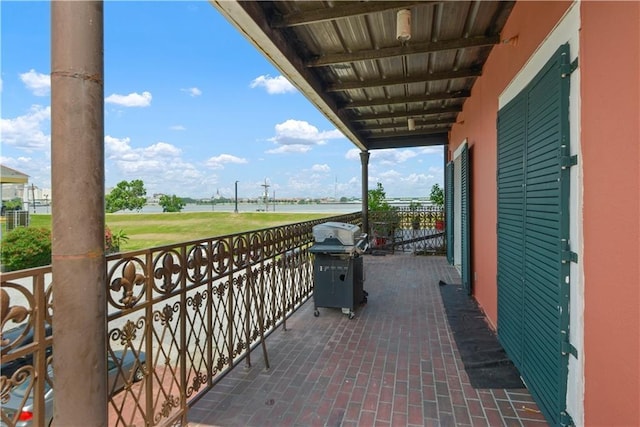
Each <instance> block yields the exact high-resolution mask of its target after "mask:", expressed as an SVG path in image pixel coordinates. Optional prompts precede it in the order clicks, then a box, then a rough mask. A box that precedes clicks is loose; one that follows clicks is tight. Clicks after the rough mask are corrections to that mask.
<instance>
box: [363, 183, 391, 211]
mask: <svg viewBox="0 0 640 427" xmlns="http://www.w3.org/2000/svg"><path fill="white" fill-rule="evenodd" d="M386 199H387V193H385V191H384V187H383V186H382V183H381V182H379V183H378V185H377V186H376V189H375V190H369V192H368V193H367V203H368V205H369V210H370V211H388V210H390V209H391V206H390V205H389V203H387V200H386Z"/></svg>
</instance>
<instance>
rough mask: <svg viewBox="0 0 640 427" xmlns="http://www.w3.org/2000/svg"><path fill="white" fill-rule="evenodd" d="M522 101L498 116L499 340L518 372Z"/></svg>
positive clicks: (521, 275)
mask: <svg viewBox="0 0 640 427" xmlns="http://www.w3.org/2000/svg"><path fill="white" fill-rule="evenodd" d="M524 101H525V99H524V97H523V96H518V97H516V98H515V99H514V100H512V101H511V102H510V103H509V104H507V105H506V106H505V107H504V108H503V109H501V110H500V112H499V114H498V183H497V185H498V337H499V338H500V341H501V342H502V345H503V346H504V347H505V349H506V351H507V353H508V354H509V356H510V357H511V359H512V360H513V362H514V363H515V364H516V366H518V367H519V368H520V367H521V366H520V365H521V362H522V338H523V334H522V330H523V325H522V322H523V305H524V256H523V253H522V249H523V248H522V236H523V234H524V191H523V189H524V176H523V174H522V171H523V169H524V161H525V159H524V144H525V137H526V134H525V131H526V128H525V121H526V111H527V110H526V103H525V102H524Z"/></svg>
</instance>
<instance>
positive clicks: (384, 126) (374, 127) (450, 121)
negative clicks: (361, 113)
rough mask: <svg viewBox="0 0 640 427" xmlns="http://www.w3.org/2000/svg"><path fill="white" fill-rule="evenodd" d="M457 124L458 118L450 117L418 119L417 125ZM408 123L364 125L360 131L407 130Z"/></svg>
mask: <svg viewBox="0 0 640 427" xmlns="http://www.w3.org/2000/svg"><path fill="white" fill-rule="evenodd" d="M455 122H456V118H455V117H450V118H447V119H438V120H421V119H416V121H415V124H416V128H417V127H418V126H449V125H452V124H454V123H455ZM407 127H408V125H407V122H406V121H401V122H396V123H382V124H375V125H373V124H372V125H363V126H362V127H361V128H359V129H358V131H360V132H369V131H373V130H383V129H398V128H407Z"/></svg>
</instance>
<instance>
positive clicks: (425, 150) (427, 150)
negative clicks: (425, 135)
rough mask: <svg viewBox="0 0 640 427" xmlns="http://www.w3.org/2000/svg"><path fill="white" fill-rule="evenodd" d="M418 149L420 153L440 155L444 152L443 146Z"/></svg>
mask: <svg viewBox="0 0 640 427" xmlns="http://www.w3.org/2000/svg"><path fill="white" fill-rule="evenodd" d="M419 151H420V154H440V155H441V156H442V155H443V154H444V148H442V146H429V147H422V148H420V149H419Z"/></svg>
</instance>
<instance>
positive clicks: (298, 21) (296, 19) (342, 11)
mask: <svg viewBox="0 0 640 427" xmlns="http://www.w3.org/2000/svg"><path fill="white" fill-rule="evenodd" d="M436 3H439V2H437V1H420V0H411V1H365V2H358V3H349V4H345V5H342V4H341V2H336V4H337V6H335V7H331V8H325V9H315V10H304V11H300V12H291V13H288V14H286V15H283V16H274V17H273V18H272V19H271V22H270V23H269V25H270V26H271V28H286V27H295V26H298V25H309V24H315V23H318V22H325V21H331V20H334V19H343V18H350V17H352V16H361V15H368V14H370V13H378V12H384V11H386V10H394V9H407V8H410V7H411V6H414V5H418V4H419V5H431V4H436Z"/></svg>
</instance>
